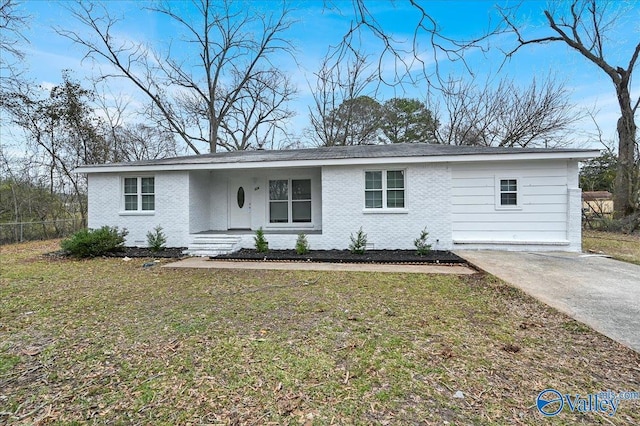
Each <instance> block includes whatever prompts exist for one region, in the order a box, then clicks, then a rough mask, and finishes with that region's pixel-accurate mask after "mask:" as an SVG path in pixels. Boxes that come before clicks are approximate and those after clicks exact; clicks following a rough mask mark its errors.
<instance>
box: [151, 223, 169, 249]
mask: <svg viewBox="0 0 640 426" xmlns="http://www.w3.org/2000/svg"><path fill="white" fill-rule="evenodd" d="M165 244H167V237H166V235H164V232H162V226H160V225H158V226H156V227H155V228H153V231H149V232H147V245H148V246H149V249H150V250H151V251H152V252H153V253H157V252H159V251H161V250H164V249H165Z"/></svg>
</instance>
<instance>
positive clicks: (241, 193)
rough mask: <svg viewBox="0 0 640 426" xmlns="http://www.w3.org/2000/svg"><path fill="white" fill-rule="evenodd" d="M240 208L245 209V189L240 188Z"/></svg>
mask: <svg viewBox="0 0 640 426" xmlns="http://www.w3.org/2000/svg"><path fill="white" fill-rule="evenodd" d="M237 198H238V207H239V208H242V207H244V188H243V187H240V188H238V197H237Z"/></svg>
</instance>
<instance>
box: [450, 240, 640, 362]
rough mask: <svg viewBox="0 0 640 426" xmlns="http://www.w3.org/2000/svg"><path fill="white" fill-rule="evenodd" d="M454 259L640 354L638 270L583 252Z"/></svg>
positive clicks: (471, 255)
mask: <svg viewBox="0 0 640 426" xmlns="http://www.w3.org/2000/svg"><path fill="white" fill-rule="evenodd" d="M456 254H457V255H459V256H460V257H463V258H464V259H467V261H469V262H470V263H471V264H473V265H475V266H477V267H478V268H480V269H483V270H485V271H487V272H489V273H491V274H493V275H495V276H497V277H499V278H501V279H502V280H504V281H506V282H508V283H511V284H512V285H514V286H516V287H518V288H520V289H522V290H523V291H525V292H526V293H528V294H530V295H531V296H533V297H535V298H536V299H538V300H541V301H542V302H544V303H546V304H547V305H549V306H552V307H554V308H556V309H558V310H559V311H561V312H564V313H565V314H568V315H570V316H571V317H573V318H575V319H576V320H578V321H580V322H583V323H585V324H587V325H589V326H590V327H592V328H593V329H595V330H597V331H599V332H600V333H602V334H604V335H605V336H608V337H610V338H612V339H614V340H616V341H618V342H620V343H622V344H623V345H625V346H628V347H630V348H632V349H633V350H635V351H636V352H640V266H638V265H633V264H630V263H625V262H620V261H617V260H613V259H609V258H606V257H601V256H594V255H589V254H582V253H522V252H499V251H464V250H463V251H457V252H456Z"/></svg>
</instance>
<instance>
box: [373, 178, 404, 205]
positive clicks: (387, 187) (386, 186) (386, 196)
mask: <svg viewBox="0 0 640 426" xmlns="http://www.w3.org/2000/svg"><path fill="white" fill-rule="evenodd" d="M404 174H405V173H404V170H372V171H365V172H364V182H365V183H364V207H365V209H382V208H387V209H403V208H404V206H405V202H404V191H405V182H404Z"/></svg>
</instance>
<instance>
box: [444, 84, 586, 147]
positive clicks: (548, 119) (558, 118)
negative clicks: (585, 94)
mask: <svg viewBox="0 0 640 426" xmlns="http://www.w3.org/2000/svg"><path fill="white" fill-rule="evenodd" d="M443 93H444V95H443V101H442V103H443V105H444V112H443V122H444V124H443V125H442V126H440V127H439V128H438V131H437V140H438V142H439V143H443V144H452V145H482V146H507V147H522V148H523V147H532V146H542V147H558V146H561V145H566V144H568V143H570V138H569V134H570V133H571V132H572V130H573V127H572V125H573V124H575V123H576V122H577V121H578V120H580V119H581V118H582V113H581V112H579V111H576V110H575V108H574V106H573V105H572V104H571V103H570V102H569V100H568V99H569V96H568V93H567V90H566V88H565V87H564V85H563V84H561V83H558V82H557V81H556V80H554V79H552V78H547V79H545V80H544V81H543V82H542V83H541V84H539V83H537V82H536V81H535V80H534V81H533V82H532V83H531V85H530V86H529V87H526V88H524V89H521V88H519V87H518V86H517V85H516V84H515V83H514V82H513V81H510V80H501V81H500V82H499V83H498V85H497V86H496V87H491V85H490V84H488V83H485V84H482V85H480V86H478V85H476V84H475V83H474V82H473V81H467V82H464V81H461V80H453V79H450V80H449V83H448V85H447V86H446V87H445V88H444V90H443Z"/></svg>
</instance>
